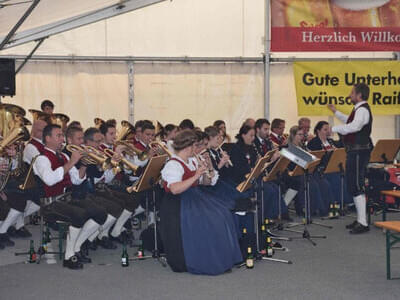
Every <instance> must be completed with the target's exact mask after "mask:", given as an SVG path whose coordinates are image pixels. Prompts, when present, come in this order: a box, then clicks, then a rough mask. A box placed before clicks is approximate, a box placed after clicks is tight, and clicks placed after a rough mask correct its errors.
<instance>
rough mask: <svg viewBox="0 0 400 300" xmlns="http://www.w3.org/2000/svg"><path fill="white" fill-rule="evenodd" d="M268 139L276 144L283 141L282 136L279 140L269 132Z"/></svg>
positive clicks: (279, 144) (280, 143)
mask: <svg viewBox="0 0 400 300" xmlns="http://www.w3.org/2000/svg"><path fill="white" fill-rule="evenodd" d="M269 139H270V140H271V142H273V143H275V144H277V145H278V146H281V145H282V143H283V138H281V140H279V139H278V138H277V137H276V136H275V135H274V134H272V133H271V134H270V135H269Z"/></svg>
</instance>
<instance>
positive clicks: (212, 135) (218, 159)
mask: <svg viewBox="0 0 400 300" xmlns="http://www.w3.org/2000/svg"><path fill="white" fill-rule="evenodd" d="M204 132H205V134H206V135H207V136H208V144H207V148H208V153H209V156H210V158H211V162H212V165H213V168H214V169H215V170H217V171H218V172H225V171H228V169H229V163H228V161H229V160H230V157H229V155H228V153H226V152H225V151H224V150H222V149H221V148H220V146H221V144H222V143H223V136H222V135H221V131H220V130H219V129H218V128H217V127H215V126H208V127H206V128H205V129H204Z"/></svg>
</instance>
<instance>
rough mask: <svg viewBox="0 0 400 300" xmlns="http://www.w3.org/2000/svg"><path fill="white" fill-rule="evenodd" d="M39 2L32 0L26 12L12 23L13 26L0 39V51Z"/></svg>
mask: <svg viewBox="0 0 400 300" xmlns="http://www.w3.org/2000/svg"><path fill="white" fill-rule="evenodd" d="M39 2H40V0H34V1H33V2H32V4H31V5H30V6H29V8H28V9H27V10H26V12H25V13H24V14H23V15H22V17H21V18H20V19H19V20H18V22H17V23H16V24H15V25H14V27H13V28H11V30H10V32H9V33H8V34H7V35H6V37H5V38H3V39H2V41H1V43H0V51H1V50H2V49H4V48H5V47H6V45H7V43H9V42H10V40H11V39H12V37H13V36H14V34H15V32H16V31H17V30H18V28H19V27H21V25H22V24H23V23H24V22H25V20H26V19H27V18H28V17H29V15H30V14H31V13H32V11H33V10H34V9H35V7H36V6H37V5H38V4H39Z"/></svg>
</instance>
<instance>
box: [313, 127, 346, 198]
mask: <svg viewBox="0 0 400 300" xmlns="http://www.w3.org/2000/svg"><path fill="white" fill-rule="evenodd" d="M314 134H315V137H314V138H313V139H312V140H310V141H309V142H308V144H307V148H308V149H309V150H310V151H318V150H325V151H327V153H326V154H325V155H324V157H323V158H322V161H321V165H322V166H321V167H322V168H323V169H324V168H325V167H326V165H327V163H328V161H329V158H330V156H331V153H332V151H333V150H335V149H336V148H339V147H340V146H341V143H340V142H335V141H334V140H333V139H331V138H330V135H331V130H330V127H329V123H328V122H326V121H319V122H318V123H317V125H315V128H314ZM324 177H325V178H326V180H327V181H328V182H329V183H330V185H331V190H332V192H333V199H334V201H335V202H338V203H339V202H340V201H341V197H342V195H341V190H342V189H341V188H339V187H340V186H341V180H340V174H339V173H331V174H324ZM344 185H346V182H344ZM351 202H353V198H352V197H351V195H350V193H349V192H348V191H347V188H346V187H345V188H344V203H351Z"/></svg>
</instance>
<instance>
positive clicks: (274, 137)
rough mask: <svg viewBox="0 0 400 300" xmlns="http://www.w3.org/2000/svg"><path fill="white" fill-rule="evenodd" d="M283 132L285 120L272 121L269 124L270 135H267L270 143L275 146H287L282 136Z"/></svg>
mask: <svg viewBox="0 0 400 300" xmlns="http://www.w3.org/2000/svg"><path fill="white" fill-rule="evenodd" d="M284 131H285V120H282V119H273V120H272V123H271V134H270V135H269V138H270V140H271V142H272V143H274V144H275V145H277V146H282V145H285V144H287V141H286V139H285V137H284V136H283V132H284Z"/></svg>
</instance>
